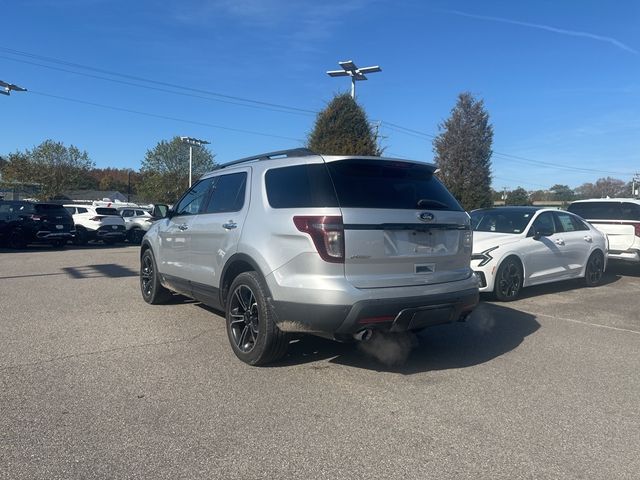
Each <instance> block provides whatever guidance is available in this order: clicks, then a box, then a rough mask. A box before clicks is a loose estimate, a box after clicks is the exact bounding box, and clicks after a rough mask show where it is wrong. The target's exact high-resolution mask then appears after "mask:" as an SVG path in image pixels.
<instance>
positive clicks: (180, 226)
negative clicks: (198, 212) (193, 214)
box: [178, 223, 189, 232]
mask: <svg viewBox="0 0 640 480" xmlns="http://www.w3.org/2000/svg"><path fill="white" fill-rule="evenodd" d="M187 228H189V226H188V225H187V224H186V223H182V224H180V225H178V229H180V230H182V231H183V232H184V231H185V230H186V229H187Z"/></svg>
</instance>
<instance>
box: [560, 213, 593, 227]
mask: <svg viewBox="0 0 640 480" xmlns="http://www.w3.org/2000/svg"><path fill="white" fill-rule="evenodd" d="M556 216H557V218H558V222H559V223H560V226H562V231H563V232H577V231H581V230H589V227H587V226H586V225H585V224H584V223H583V222H582V220H580V219H579V218H577V217H575V216H574V215H570V214H568V213H565V212H557V213H556Z"/></svg>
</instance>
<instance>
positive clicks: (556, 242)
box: [554, 238, 564, 245]
mask: <svg viewBox="0 0 640 480" xmlns="http://www.w3.org/2000/svg"><path fill="white" fill-rule="evenodd" d="M554 242H555V244H556V245H564V240H563V239H561V238H557V239H555V240H554Z"/></svg>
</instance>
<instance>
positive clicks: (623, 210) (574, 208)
mask: <svg viewBox="0 0 640 480" xmlns="http://www.w3.org/2000/svg"><path fill="white" fill-rule="evenodd" d="M568 210H569V211H570V212H572V213H575V214H576V215H579V216H581V217H582V218H586V219H587V220H638V221H640V205H636V204H635V203H629V202H584V203H572V204H571V205H569V208H568Z"/></svg>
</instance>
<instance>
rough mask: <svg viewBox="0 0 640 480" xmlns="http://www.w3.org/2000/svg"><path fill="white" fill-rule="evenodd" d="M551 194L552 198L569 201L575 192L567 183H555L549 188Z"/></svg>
mask: <svg viewBox="0 0 640 480" xmlns="http://www.w3.org/2000/svg"><path fill="white" fill-rule="evenodd" d="M549 190H550V191H551V193H552V194H553V197H552V198H553V200H556V201H558V202H570V201H572V200H573V199H574V198H575V193H573V190H572V189H571V188H570V187H569V185H559V184H556V185H554V186H553V187H551V188H550V189H549Z"/></svg>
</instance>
